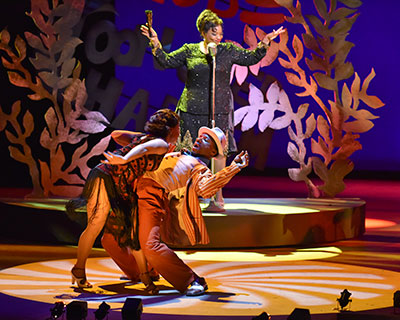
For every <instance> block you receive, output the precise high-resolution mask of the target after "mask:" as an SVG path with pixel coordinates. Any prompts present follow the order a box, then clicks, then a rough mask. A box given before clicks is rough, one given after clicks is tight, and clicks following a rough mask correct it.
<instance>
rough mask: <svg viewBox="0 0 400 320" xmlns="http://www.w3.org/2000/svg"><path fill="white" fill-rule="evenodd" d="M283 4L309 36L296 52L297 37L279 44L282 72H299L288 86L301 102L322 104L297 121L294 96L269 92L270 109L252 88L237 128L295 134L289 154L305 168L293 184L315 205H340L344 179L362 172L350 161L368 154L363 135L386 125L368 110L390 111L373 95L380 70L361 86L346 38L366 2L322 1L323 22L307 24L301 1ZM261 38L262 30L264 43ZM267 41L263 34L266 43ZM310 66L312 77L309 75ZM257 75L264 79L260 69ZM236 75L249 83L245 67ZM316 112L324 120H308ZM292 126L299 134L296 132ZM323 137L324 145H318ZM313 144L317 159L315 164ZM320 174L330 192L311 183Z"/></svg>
mask: <svg viewBox="0 0 400 320" xmlns="http://www.w3.org/2000/svg"><path fill="white" fill-rule="evenodd" d="M275 2H276V3H278V4H280V5H281V6H282V7H285V8H286V9H288V11H289V12H290V14H291V16H290V17H286V20H287V21H288V22H290V23H296V24H301V25H302V26H303V28H304V30H305V32H304V33H303V34H302V41H301V40H300V38H299V37H298V36H297V35H294V36H293V39H292V41H291V48H289V46H288V42H289V34H288V33H283V34H281V35H280V42H279V43H277V45H278V48H279V53H282V54H283V55H285V57H286V58H282V57H279V58H278V61H279V63H280V64H281V66H282V67H284V68H285V69H289V70H291V71H286V72H285V76H286V79H287V81H288V82H289V83H290V84H292V85H294V86H297V87H300V88H302V89H303V91H302V92H300V93H297V95H298V96H300V97H309V98H311V99H312V101H314V104H312V105H311V108H309V104H302V105H301V106H300V107H299V108H298V111H297V112H296V113H294V112H293V111H292V107H291V105H290V102H289V99H288V98H287V95H286V93H284V91H283V90H280V89H279V88H278V86H277V85H276V84H272V85H271V87H270V88H269V89H268V91H267V94H266V100H267V101H268V102H264V97H263V96H262V94H261V91H260V90H259V89H257V88H256V87H254V86H253V85H251V86H250V93H249V102H250V105H249V106H245V107H242V108H240V109H238V110H236V111H235V124H238V123H240V122H241V121H242V130H243V131H245V130H248V129H250V128H252V127H253V126H255V124H256V123H257V121H258V127H259V130H260V131H264V130H265V129H266V128H267V127H270V128H272V129H282V128H285V127H288V132H289V137H290V139H291V140H292V141H293V142H292V141H291V142H289V143H288V148H287V151H288V154H289V156H290V157H291V159H292V160H294V161H295V162H297V163H298V164H299V168H291V169H289V176H290V177H291V179H293V180H294V181H304V182H305V183H306V185H307V187H308V190H309V196H310V197H334V196H335V195H336V194H338V193H340V192H342V191H343V190H344V188H345V185H344V183H343V179H344V177H345V176H346V175H347V174H348V173H350V172H351V171H352V170H353V167H354V164H353V162H352V161H351V160H350V159H349V158H350V156H351V155H352V154H353V153H354V152H355V151H357V150H359V149H361V148H362V146H361V143H360V142H359V141H358V140H357V139H358V138H359V137H360V135H359V134H360V133H363V132H366V131H368V130H370V129H371V128H372V127H373V126H374V124H373V122H372V120H373V119H376V118H378V117H377V116H375V115H373V114H372V113H371V112H370V111H368V110H366V109H365V108H364V109H362V108H361V107H363V106H362V105H360V102H363V103H364V104H365V105H366V106H368V107H370V108H373V109H377V108H380V107H382V106H384V104H383V102H382V101H381V100H380V99H379V98H378V97H376V96H371V95H368V94H367V89H368V87H369V84H370V82H371V80H372V79H373V78H374V76H375V71H374V69H372V70H371V73H370V74H369V75H368V76H367V78H366V79H365V80H364V82H363V84H362V85H361V86H360V82H361V81H360V77H359V76H358V74H357V73H356V72H354V68H353V65H352V63H351V62H349V61H346V59H347V56H348V54H349V52H350V50H351V48H352V47H353V46H354V44H353V43H351V42H349V41H347V40H346V37H347V35H348V32H349V31H350V29H351V27H352V25H353V23H354V22H355V20H356V18H357V16H358V13H356V11H357V8H358V7H359V6H360V5H361V1H359V0H339V2H341V3H342V4H343V5H344V6H342V7H339V8H338V7H337V1H330V8H329V10H328V8H327V5H326V2H325V0H314V6H315V8H316V10H317V12H318V15H319V17H318V16H314V15H307V16H303V14H302V10H301V4H300V1H297V4H296V6H294V5H293V0H275ZM307 21H309V22H310V24H311V27H310V25H309V24H308V23H307ZM313 31H314V32H315V33H316V34H317V35H316V36H315V35H314V34H313ZM259 33H260V31H259V30H257V35H258V34H259ZM246 35H247V36H246ZM261 36H262V34H261V33H260V36H259V38H260V39H261ZM246 38H247V39H251V41H250V43H251V45H254V43H255V36H254V32H252V31H250V30H249V28H248V27H247V26H246V28H245V39H246ZM248 42H249V41H246V43H248ZM251 45H250V47H251ZM305 50H309V51H310V55H311V59H309V58H305V57H304V51H305ZM274 56H275V53H274ZM304 62H305V65H306V66H307V67H308V69H306V68H304V67H302V66H303V65H304ZM254 70H256V71H257V72H258V69H254ZM233 72H235V74H236V79H237V80H238V82H243V81H244V78H245V77H246V76H247V72H245V71H244V69H240V68H239V67H236V68H235V69H234V70H233ZM244 73H246V76H244ZM353 75H354V79H353V82H352V84H351V89H349V87H348V85H347V84H346V82H344V81H345V80H347V79H349V78H351V77H352V76H353ZM321 90H328V91H329V92H331V93H332V100H329V99H328V101H324V98H323V97H322V95H321V94H320V92H321ZM314 106H318V107H319V109H320V110H321V111H322V114H320V115H318V116H317V118H315V115H314V113H311V114H310V115H309V116H308V117H305V116H306V113H307V111H308V109H310V110H313V111H314V112H317V111H318V108H314ZM275 111H280V112H283V113H284V115H283V116H280V117H278V118H276V119H275V118H274V117H275ZM260 112H261V114H260V115H259V113H260ZM303 118H306V121H305V130H303V123H302V121H301V120H302V119H303ZM292 123H293V124H294V128H293V127H292V126H291V124H292ZM315 129H317V130H315ZM317 134H318V138H317V139H315V137H312V136H316V135H317ZM307 139H311V143H310V145H311V151H312V153H313V155H312V156H310V155H308V157H307V146H306V145H308V144H306V142H307V141H306V140H307ZM312 170H314V172H315V173H316V175H317V176H318V177H319V178H320V179H321V180H322V181H323V184H321V185H318V186H317V185H315V184H314V183H313V182H312V181H311V179H310V178H309V177H308V176H309V175H310V173H311V172H312Z"/></svg>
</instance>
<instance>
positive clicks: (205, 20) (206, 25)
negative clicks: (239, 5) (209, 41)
mask: <svg viewBox="0 0 400 320" xmlns="http://www.w3.org/2000/svg"><path fill="white" fill-rule="evenodd" d="M223 24H224V22H223V21H222V19H221V18H220V17H218V16H217V14H216V13H214V12H212V11H211V10H209V9H205V10H203V11H202V12H201V13H200V14H199V16H198V17H197V21H196V26H197V30H199V32H200V34H202V33H207V32H208V30H210V29H213V28H215V27H217V26H221V27H222V26H223Z"/></svg>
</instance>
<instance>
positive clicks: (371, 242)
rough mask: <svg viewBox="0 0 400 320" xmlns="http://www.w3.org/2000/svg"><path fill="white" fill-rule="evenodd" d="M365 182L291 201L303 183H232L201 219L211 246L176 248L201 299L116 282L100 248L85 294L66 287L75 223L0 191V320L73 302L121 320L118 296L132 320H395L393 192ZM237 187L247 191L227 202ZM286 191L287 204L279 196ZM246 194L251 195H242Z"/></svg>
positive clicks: (399, 186) (395, 186) (49, 206)
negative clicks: (130, 307) (344, 298)
mask: <svg viewBox="0 0 400 320" xmlns="http://www.w3.org/2000/svg"><path fill="white" fill-rule="evenodd" d="M372 183H373V185H374V186H375V188H374V190H371V188H370V187H369V186H370V185H371V182H370V181H369V182H368V181H364V180H355V181H350V182H349V183H348V191H346V194H344V195H343V197H342V198H340V199H333V200H312V199H305V198H300V197H299V196H300V195H301V193H302V192H303V190H302V189H301V188H302V186H300V184H296V183H294V182H291V181H290V180H288V179H286V178H265V177H264V178H262V177H241V176H239V177H237V178H236V179H234V180H232V182H231V183H230V184H229V185H228V186H227V187H226V189H224V194H225V196H226V203H227V206H226V208H227V211H226V212H225V213H222V214H221V213H220V214H215V213H205V219H206V224H207V227H208V229H209V232H210V237H211V239H212V241H211V243H210V245H209V247H204V248H184V249H180V250H177V252H178V254H179V256H180V257H181V258H182V259H183V260H185V262H187V263H188V264H189V265H190V266H191V267H192V268H193V269H194V270H195V271H196V272H197V273H198V274H200V275H202V276H204V277H205V278H206V279H207V282H208V285H209V290H208V291H207V293H206V294H205V295H204V296H201V297H186V296H182V295H180V294H178V292H177V291H175V290H173V288H172V287H171V286H170V285H169V284H168V283H167V282H165V280H163V279H161V280H160V281H158V282H157V285H159V286H160V288H161V291H160V295H158V296H149V295H146V294H145V292H144V291H143V285H142V284H132V283H129V282H127V281H122V280H120V279H119V278H120V276H121V272H120V271H119V269H118V268H117V266H116V265H115V264H114V263H113V262H112V260H111V259H110V258H109V257H108V256H107V254H106V253H105V252H104V250H102V249H101V248H97V249H95V250H93V254H92V256H91V258H90V259H89V261H88V270H87V275H88V278H89V280H90V281H91V282H92V283H93V284H94V287H93V288H92V289H87V290H78V289H76V288H75V287H73V286H71V283H70V275H69V270H70V268H71V266H72V265H73V263H74V258H75V254H76V247H75V246H73V244H74V245H76V242H75V243H73V242H74V241H77V237H78V236H79V233H80V231H81V228H82V226H80V225H78V224H76V223H74V224H70V222H68V221H67V220H64V218H65V217H64V214H63V212H62V211H60V210H62V205H63V203H64V202H65V199H56V200H54V199H52V200H46V201H44V200H42V201H37V200H36V201H30V202H29V203H28V202H27V201H26V200H22V197H20V196H17V197H15V196H13V194H12V193H11V191H8V193H7V192H5V191H4V190H3V191H4V192H3V196H2V197H1V198H2V200H3V202H2V203H1V216H2V221H3V225H4V221H8V227H7V230H5V234H4V235H3V236H2V237H3V241H2V243H3V245H1V246H0V251H1V253H2V254H1V256H2V261H1V267H2V270H1V271H0V292H1V294H0V304H1V305H2V306H7V307H6V308H2V309H1V310H0V318H1V319H46V318H48V317H49V316H50V311H49V309H50V308H51V307H52V306H53V305H54V303H55V302H56V301H63V302H64V303H65V304H68V303H70V302H71V301H73V300H80V301H87V302H88V305H89V311H88V317H87V319H93V318H94V315H93V312H94V311H95V310H96V309H97V308H98V306H99V304H100V303H101V302H103V301H104V302H106V303H107V304H109V305H110V306H111V312H110V314H109V319H121V314H120V312H121V308H122V306H123V304H124V302H125V299H126V298H127V297H136V298H140V299H142V302H143V306H144V311H143V315H142V319H152V320H153V319H192V320H197V319H236V320H241V319H251V318H252V317H254V316H256V315H259V314H261V313H262V312H263V311H266V312H268V313H269V314H271V315H272V319H286V318H287V316H288V315H289V314H290V313H291V312H292V311H293V309H294V308H305V309H309V311H310V313H311V315H312V319H349V318H345V317H347V316H349V315H351V316H354V317H357V316H361V315H363V318H362V319H369V317H373V316H374V317H375V319H398V318H400V317H399V316H398V315H397V314H395V313H394V312H393V293H394V292H395V291H397V290H399V289H400V281H399V280H400V274H399V271H400V267H399V265H400V264H399V262H400V258H399V248H400V245H399V243H400V242H399V240H400V238H399V236H398V235H399V231H400V216H399V208H400V206H399V202H400V200H399V199H398V194H399V191H400V183H399V182H395V181H374V182H372ZM244 185H246V189H244V188H243V186H244ZM253 185H254V186H255V185H257V186H258V189H257V190H255V189H252V187H251V186H253ZM254 188H255V187H254ZM239 189H241V190H247V191H248V192H247V193H246V192H244V191H242V195H243V197H237V195H238V190H239ZM285 190H290V192H289V193H286V194H289V195H290V198H279V197H278V196H279V195H280V194H283V193H284V192H285ZM250 194H251V195H252V196H255V197H258V198H244V197H245V196H249V195H250ZM14 195H15V194H14ZM262 195H263V196H262ZM361 195H363V197H361ZM272 196H273V197H272ZM12 199H13V200H12ZM244 199H245V200H244ZM361 199H362V200H361ZM17 203H18V205H17ZM21 203H24V206H23V207H22V206H20V205H21ZM33 204H35V206H34V207H32V205H33ZM16 208H18V210H17V209H16ZM289 208H290V209H289ZM284 209H286V211H285V210H284ZM263 210H264V211H263ZM16 212H17V213H16ZM283 212H284V213H285V214H284V215H282V213H283ZM18 215H19V216H18ZM10 216H13V220H11V222H12V223H11V224H10ZM5 217H7V220H4V218H5ZM26 219H31V221H36V222H40V223H36V224H35V227H36V228H38V229H39V230H36V231H32V230H30V231H29V234H28V230H29V227H30V226H32V225H33V224H29V222H28V223H27V224H26V223H24V225H25V227H23V228H22V227H19V226H18V224H15V223H17V222H18V221H19V222H22V221H26ZM45 221H47V223H46V224H45V223H44V222H45ZM38 225H41V227H37V226H38ZM310 230H311V231H310ZM11 234H12V235H13V238H8V239H9V240H10V241H7V242H8V243H6V241H4V238H5V237H6V235H8V236H9V235H11ZM29 236H30V237H31V241H30V242H29V241H28V237H29ZM12 239H16V240H15V241H11V240H12ZM345 288H346V289H347V290H348V291H349V292H351V293H352V296H351V299H352V303H351V305H350V310H351V311H350V312H339V310H338V309H337V308H338V306H337V301H336V299H337V298H339V297H340V293H341V292H342V291H343V290H344V289H345ZM356 319H361V318H356Z"/></svg>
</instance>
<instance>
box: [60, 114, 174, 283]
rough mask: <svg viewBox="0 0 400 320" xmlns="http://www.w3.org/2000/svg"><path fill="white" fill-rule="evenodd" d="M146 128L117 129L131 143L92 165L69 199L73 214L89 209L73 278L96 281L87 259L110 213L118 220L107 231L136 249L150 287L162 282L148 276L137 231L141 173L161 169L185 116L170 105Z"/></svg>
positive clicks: (111, 218)
mask: <svg viewBox="0 0 400 320" xmlns="http://www.w3.org/2000/svg"><path fill="white" fill-rule="evenodd" d="M144 129H145V132H146V133H130V132H127V131H117V132H113V133H112V136H113V138H114V139H119V141H124V142H126V143H129V144H128V145H126V146H125V147H123V148H121V149H119V150H116V151H114V152H113V153H110V152H108V153H104V156H105V157H106V159H107V160H104V161H102V163H100V164H99V165H97V166H96V167H95V168H93V169H92V170H91V171H90V173H89V176H88V178H87V180H86V183H85V186H84V189H83V192H82V195H81V196H80V197H79V198H76V199H72V200H70V201H69V202H68V203H67V205H66V209H67V213H68V214H69V216H70V217H71V218H72V219H73V218H74V217H76V216H75V215H74V213H75V209H77V208H80V207H83V206H85V205H86V211H87V227H86V229H85V230H84V231H83V233H82V234H81V236H80V238H79V243H78V252H77V261H76V263H75V266H74V267H73V268H72V270H71V275H72V284H73V283H74V282H75V281H76V283H77V285H78V287H79V288H90V287H92V286H91V284H90V283H89V282H88V281H87V280H86V272H85V266H86V260H87V258H88V256H89V253H90V251H91V249H92V247H93V243H94V241H95V240H96V238H97V236H98V235H99V233H100V231H101V230H102V229H103V227H104V225H105V223H106V220H107V219H108V221H112V225H113V228H111V229H108V230H107V231H108V232H109V233H111V234H113V236H114V237H115V239H116V241H117V242H118V243H119V245H120V246H123V247H126V248H130V249H132V250H130V251H131V252H132V254H134V256H135V258H136V261H137V266H138V268H139V270H140V274H141V280H142V281H143V283H144V284H145V285H146V288H147V289H148V291H152V290H153V289H155V288H156V287H155V286H154V284H153V283H152V281H151V279H150V278H149V276H148V272H147V268H146V260H145V258H144V256H143V253H142V252H141V251H140V250H139V249H140V246H139V240H138V238H137V236H136V238H132V236H131V235H135V234H137V232H135V230H134V228H135V227H136V226H137V195H136V179H137V178H138V177H140V176H141V175H143V174H144V173H145V172H146V171H151V170H155V169H157V168H158V167H159V165H160V163H161V160H162V159H163V157H164V155H165V154H166V153H167V152H168V151H171V150H172V149H171V146H172V144H175V143H176V141H177V139H178V136H179V116H178V115H177V114H176V113H175V112H173V111H171V110H169V109H161V110H158V111H157V112H156V113H154V114H153V115H152V116H151V117H150V119H149V121H147V122H146V124H145V128H144ZM128 139H129V140H128ZM127 140H128V141H129V142H128V141H127ZM110 209H112V213H111V214H110Z"/></svg>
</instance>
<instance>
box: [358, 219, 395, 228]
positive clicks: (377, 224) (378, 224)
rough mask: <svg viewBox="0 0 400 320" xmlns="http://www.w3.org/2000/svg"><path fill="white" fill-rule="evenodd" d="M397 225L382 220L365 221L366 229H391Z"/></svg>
mask: <svg viewBox="0 0 400 320" xmlns="http://www.w3.org/2000/svg"><path fill="white" fill-rule="evenodd" d="M395 225H396V222H393V221H389V220H381V219H370V218H367V219H365V228H366V229H378V228H389V227H393V226H395Z"/></svg>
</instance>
